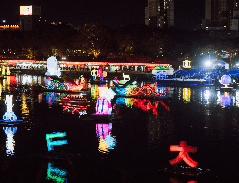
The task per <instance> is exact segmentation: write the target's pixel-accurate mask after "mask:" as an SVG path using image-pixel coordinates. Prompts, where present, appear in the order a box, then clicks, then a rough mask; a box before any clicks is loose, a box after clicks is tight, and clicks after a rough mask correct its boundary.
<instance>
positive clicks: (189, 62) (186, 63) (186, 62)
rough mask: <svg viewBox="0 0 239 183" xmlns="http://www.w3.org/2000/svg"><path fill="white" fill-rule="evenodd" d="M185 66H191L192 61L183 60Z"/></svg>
mask: <svg viewBox="0 0 239 183" xmlns="http://www.w3.org/2000/svg"><path fill="white" fill-rule="evenodd" d="M183 68H191V61H189V60H185V61H183Z"/></svg>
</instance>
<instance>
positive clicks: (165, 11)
mask: <svg viewBox="0 0 239 183" xmlns="http://www.w3.org/2000/svg"><path fill="white" fill-rule="evenodd" d="M145 25H148V26H150V27H159V28H169V27H173V26H174V0H148V7H145Z"/></svg>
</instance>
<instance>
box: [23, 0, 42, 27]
mask: <svg viewBox="0 0 239 183" xmlns="http://www.w3.org/2000/svg"><path fill="white" fill-rule="evenodd" d="M40 24H41V6H33V5H29V6H20V31H31V30H36V29H37V28H38V27H39V25H40Z"/></svg>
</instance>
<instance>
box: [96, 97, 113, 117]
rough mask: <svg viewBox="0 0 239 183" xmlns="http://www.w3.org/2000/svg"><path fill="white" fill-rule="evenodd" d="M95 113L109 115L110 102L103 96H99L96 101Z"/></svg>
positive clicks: (110, 109)
mask: <svg viewBox="0 0 239 183" xmlns="http://www.w3.org/2000/svg"><path fill="white" fill-rule="evenodd" d="M95 110H96V114H97V115H105V114H106V115H110V114H111V112H112V107H111V103H110V102H109V101H108V100H107V99H106V98H104V97H100V98H99V99H98V100H97V102H96V107H95Z"/></svg>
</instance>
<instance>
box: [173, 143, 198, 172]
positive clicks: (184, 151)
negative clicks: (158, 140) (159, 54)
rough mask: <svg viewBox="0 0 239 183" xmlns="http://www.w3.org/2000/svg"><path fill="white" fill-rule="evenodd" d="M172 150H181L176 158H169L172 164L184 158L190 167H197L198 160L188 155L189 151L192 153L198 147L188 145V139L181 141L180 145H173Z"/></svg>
mask: <svg viewBox="0 0 239 183" xmlns="http://www.w3.org/2000/svg"><path fill="white" fill-rule="evenodd" d="M170 151H179V154H178V156H177V157H176V158H175V159H172V160H169V163H170V164H171V165H175V164H177V163H179V162H180V161H182V160H184V161H185V163H187V164H188V165H189V166H190V167H192V168H196V167H197V162H196V161H193V160H192V159H191V158H190V157H189V155H188V152H191V153H195V152H197V147H193V146H187V142H186V141H180V145H171V146H170Z"/></svg>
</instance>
